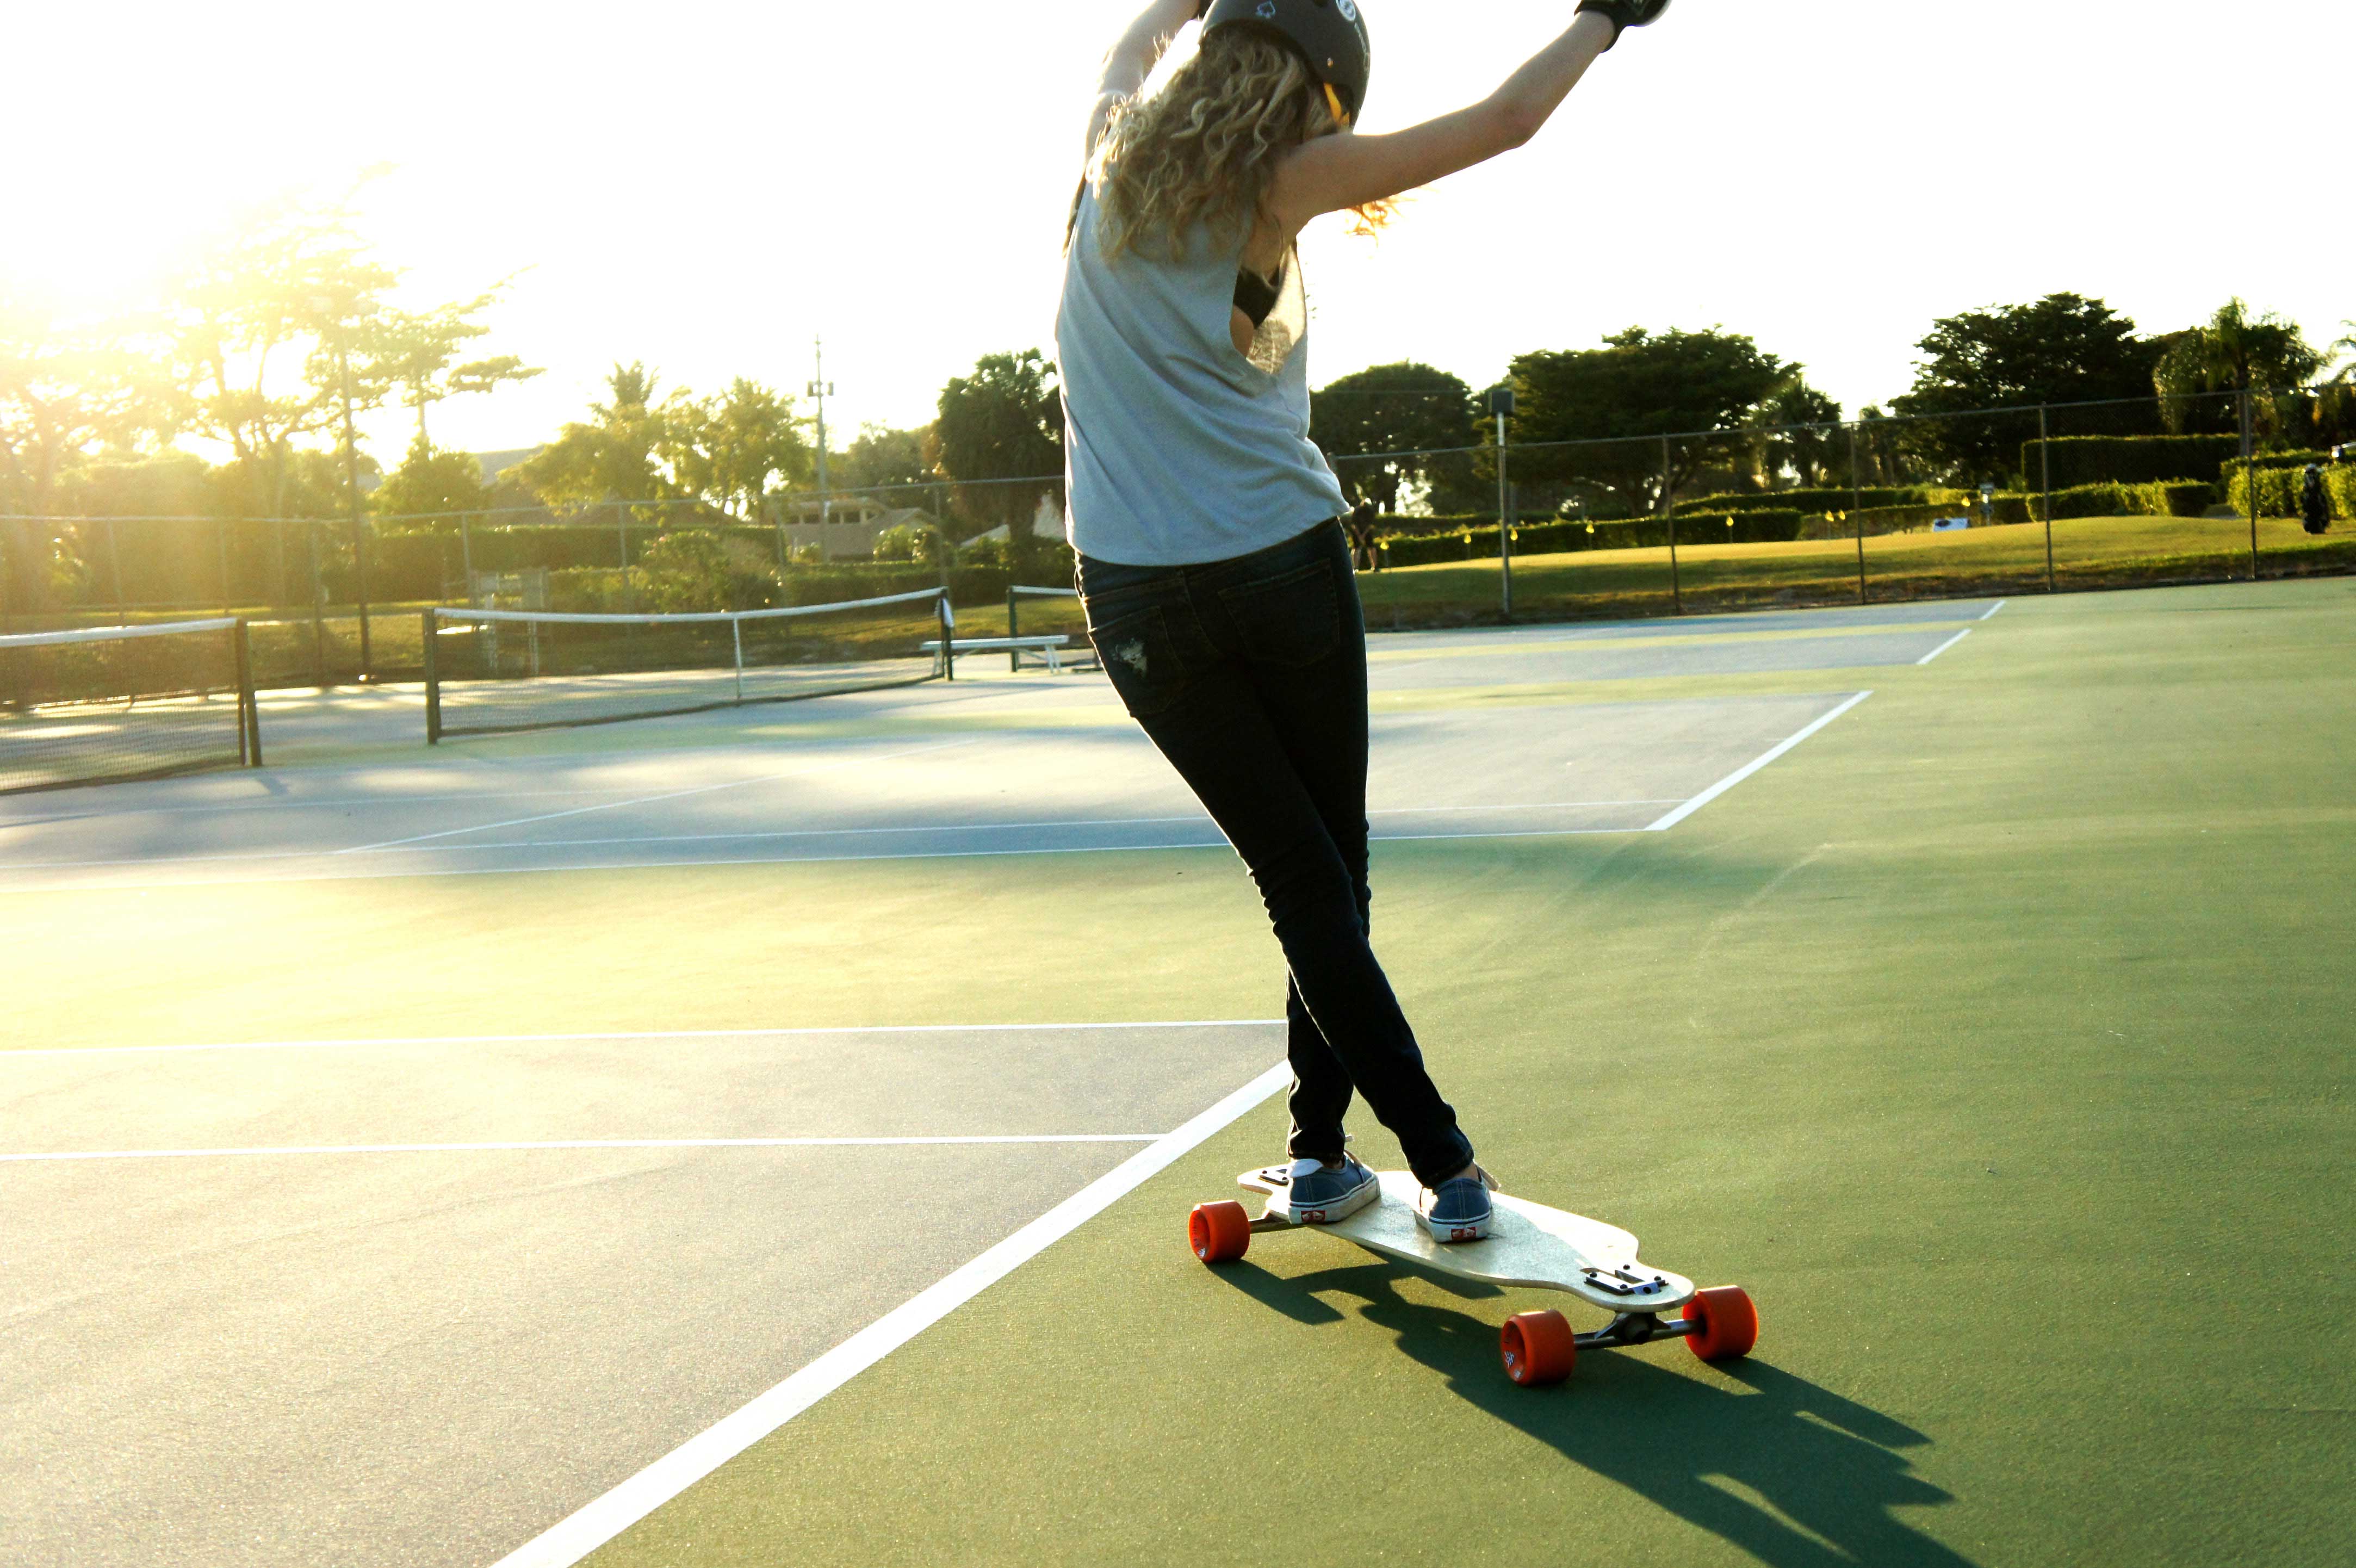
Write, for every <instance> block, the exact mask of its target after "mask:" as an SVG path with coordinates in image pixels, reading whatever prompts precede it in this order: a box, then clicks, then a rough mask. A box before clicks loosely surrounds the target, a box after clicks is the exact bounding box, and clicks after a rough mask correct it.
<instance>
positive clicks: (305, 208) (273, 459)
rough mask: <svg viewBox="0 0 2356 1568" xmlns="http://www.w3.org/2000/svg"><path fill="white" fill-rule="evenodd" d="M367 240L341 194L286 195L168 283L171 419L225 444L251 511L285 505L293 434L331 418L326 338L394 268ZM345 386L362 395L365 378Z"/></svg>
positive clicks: (351, 330) (375, 303)
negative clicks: (338, 200) (376, 257)
mask: <svg viewBox="0 0 2356 1568" xmlns="http://www.w3.org/2000/svg"><path fill="white" fill-rule="evenodd" d="M366 252H367V247H366V245H365V244H364V243H363V242H361V241H360V239H359V236H358V235H357V234H355V233H354V232H353V231H352V228H351V224H350V220H349V214H348V211H347V210H346V209H344V208H343V207H342V206H340V205H324V206H323V205H318V204H314V203H309V202H305V201H303V200H299V199H284V200H281V201H279V202H276V203H273V204H272V205H269V206H266V207H263V208H261V209H256V210H255V211H254V212H252V213H251V214H249V215H248V216H247V217H246V218H245V220H243V221H241V223H239V224H238V225H237V226H236V227H234V228H232V229H231V230H230V231H228V232H227V233H226V234H224V235H223V236H221V237H220V239H218V240H216V241H215V242H213V243H212V244H210V245H209V246H208V247H207V248H206V249H205V250H204V251H203V252H201V253H200V254H199V256H198V258H197V260H196V262H195V263H194V264H193V265H192V266H190V267H189V268H188V269H187V271H186V272H185V273H184V274H182V275H181V276H180V277H179V278H178V279H177V280H176V282H175V283H174V285H172V287H171V289H170V290H169V295H168V299H167V305H166V314H167V317H168V320H169V331H170V336H171V346H170V350H169V358H170V363H171V366H172V370H173V376H172V380H173V383H174V392H175V395H174V397H173V400H172V404H171V422H172V424H173V425H174V427H175V428H176V429H177V430H181V431H187V432H191V433H193V434H195V435H200V436H203V437H205V438H206V439H208V440H211V441H216V442H219V443H220V445H221V446H226V447H228V448H229V449H230V453H231V454H232V457H233V461H234V463H235V464H236V466H237V467H239V468H240V469H241V471H242V472H243V473H244V475H245V476H246V478H247V490H248V496H249V502H248V504H249V505H250V506H251V507H252V510H255V511H258V512H261V513H263V514H265V515H270V516H279V515H284V514H283V513H282V512H281V511H280V510H279V509H280V508H281V506H282V505H283V504H284V497H285V492H286V490H287V488H288V485H289V482H290V479H289V467H288V465H289V461H290V454H291V453H292V452H293V451H294V446H295V442H296V441H297V440H299V439H300V438H302V437H304V436H305V435H316V434H319V433H321V432H325V431H327V430H329V429H331V428H333V427H334V426H336V424H337V423H338V421H339V420H340V417H341V413H342V403H341V394H342V386H341V378H340V376H338V375H337V373H336V370H335V357H334V355H333V353H332V352H331V351H330V350H329V349H328V348H327V345H328V343H329V342H330V341H331V340H333V339H337V338H340V339H342V340H343V341H345V342H347V343H354V342H357V341H358V339H359V336H360V334H361V333H362V332H363V331H364V330H365V329H366V328H367V325H368V324H369V322H370V321H371V320H372V319H373V318H375V317H377V316H378V315H379V314H380V312H381V310H382V309H383V301H382V296H383V293H384V291H385V290H386V289H388V288H390V287H391V285H392V284H393V282H394V279H395V274H393V273H392V272H391V270H390V269H389V268H386V267H383V266H381V265H379V264H378V263H375V262H372V261H370V260H369V259H368V257H367V254H366ZM298 355H300V356H301V358H299V359H298V358H297V356H298ZM355 390H356V393H357V395H356V399H355V402H356V405H357V406H363V407H365V406H372V405H373V400H371V399H370V397H369V392H370V388H369V386H367V385H365V384H362V385H359V386H357V387H356V389H355ZM377 397H378V399H380V397H381V391H380V389H379V390H378V392H377Z"/></svg>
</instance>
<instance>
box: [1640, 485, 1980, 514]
mask: <svg viewBox="0 0 2356 1568" xmlns="http://www.w3.org/2000/svg"><path fill="white" fill-rule="evenodd" d="M1939 494H1940V492H1938V491H1936V490H1933V489H1924V488H1922V486H1920V485H1913V486H1908V487H1906V488H1904V489H1877V488H1876V487H1874V486H1872V485H1868V486H1866V487H1865V489H1862V490H1854V489H1813V490H1761V491H1759V492H1758V493H1756V494H1753V495H1719V496H1701V497H1698V498H1697V499H1693V500H1689V501H1684V500H1681V501H1679V502H1678V503H1677V510H1678V511H1679V512H1681V513H1682V512H1688V511H1692V512H1702V513H1708V512H1727V511H1782V510H1786V509H1787V508H1793V507H1796V508H1798V509H1799V510H1801V511H1802V512H1803V513H1806V512H1820V511H1847V510H1852V509H1854V508H1858V507H1887V506H1927V505H1929V504H1931V503H1932V502H1933V501H1935V500H1937V499H1939Z"/></svg>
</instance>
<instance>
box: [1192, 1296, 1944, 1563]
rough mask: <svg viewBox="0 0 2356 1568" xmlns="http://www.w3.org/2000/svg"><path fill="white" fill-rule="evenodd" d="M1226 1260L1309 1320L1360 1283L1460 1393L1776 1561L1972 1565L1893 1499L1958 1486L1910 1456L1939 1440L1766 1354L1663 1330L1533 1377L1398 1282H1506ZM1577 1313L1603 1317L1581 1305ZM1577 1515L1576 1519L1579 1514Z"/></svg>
mask: <svg viewBox="0 0 2356 1568" xmlns="http://www.w3.org/2000/svg"><path fill="white" fill-rule="evenodd" d="M1217 1273H1218V1274H1219V1277H1221V1278H1222V1279H1225V1280H1226V1281H1227V1282H1228V1283H1231V1284H1233V1285H1234V1286H1235V1287H1236V1288H1237V1289H1238V1290H1241V1291H1242V1292H1243V1293H1244V1294H1247V1295H1249V1296H1251V1297H1252V1298H1253V1299H1255V1300H1257V1301H1258V1302H1260V1303H1262V1304H1264V1305H1268V1306H1269V1307H1272V1308H1274V1309H1275V1310H1277V1311H1279V1312H1281V1313H1283V1314H1284V1315H1285V1316H1289V1317H1291V1318H1293V1319H1294V1320H1296V1321H1298V1322H1301V1323H1305V1324H1310V1325H1322V1324H1333V1323H1341V1322H1344V1321H1346V1320H1347V1319H1348V1317H1349V1316H1351V1315H1350V1314H1348V1313H1345V1312H1344V1311H1343V1310H1341V1309H1340V1308H1338V1307H1336V1306H1335V1305H1333V1304H1331V1303H1330V1302H1329V1301H1327V1300H1325V1299H1324V1298H1325V1297H1327V1296H1331V1295H1336V1294H1341V1295H1348V1296H1353V1297H1355V1298H1356V1299H1357V1300H1358V1301H1360V1302H1363V1303H1364V1304H1365V1305H1363V1306H1362V1307H1361V1308H1360V1309H1359V1311H1358V1313H1357V1316H1361V1317H1364V1318H1365V1320H1367V1321H1368V1322H1371V1323H1375V1324H1377V1325H1379V1326H1382V1327H1385V1328H1387V1329H1389V1330H1390V1331H1391V1332H1392V1333H1393V1334H1394V1335H1396V1336H1397V1337H1398V1348H1400V1349H1401V1350H1403V1351H1405V1352H1406V1353H1407V1354H1408V1356H1410V1357H1412V1358H1414V1359H1416V1360H1418V1361H1420V1362H1422V1363H1423V1364H1424V1365H1425V1366H1427V1367H1430V1368H1431V1369H1433V1370H1434V1371H1436V1372H1439V1373H1440V1374H1441V1375H1442V1376H1444V1377H1445V1378H1446V1379H1447V1380H1448V1387H1449V1389H1450V1391H1451V1392H1453V1393H1455V1394H1456V1395H1457V1396H1458V1397H1459V1398H1461V1399H1462V1400H1465V1401H1466V1402H1469V1403H1471V1404H1472V1405H1473V1406H1475V1407H1476V1408H1478V1409H1480V1410H1481V1411H1483V1412H1486V1413H1487V1414H1489V1415H1492V1416H1494V1417H1495V1418H1496V1419H1497V1420H1499V1421H1502V1422H1505V1423H1507V1424H1508V1425H1511V1426H1513V1427H1515V1429H1517V1430H1519V1431H1521V1432H1524V1433H1526V1434H1529V1435H1530V1436H1532V1437H1535V1438H1537V1439H1538V1440H1539V1441H1540V1442H1543V1443H1546V1444H1550V1445H1551V1446H1552V1447H1553V1448H1554V1449H1555V1450H1556V1451H1557V1452H1558V1453H1559V1454H1561V1455H1563V1456H1564V1457H1565V1458H1567V1459H1569V1460H1570V1461H1571V1462H1572V1463H1573V1464H1576V1465H1579V1466H1583V1467H1584V1468H1586V1469H1589V1470H1591V1471H1593V1472H1594V1473H1595V1474H1597V1475H1599V1476H1601V1477H1604V1478H1606V1479H1608V1480H1612V1481H1616V1482H1618V1483H1620V1484H1621V1485H1622V1486H1624V1487H1628V1488H1629V1489H1630V1490H1632V1491H1633V1492H1635V1493H1637V1494H1638V1495H1639V1496H1641V1497H1644V1498H1647V1499H1649V1500H1650V1501H1651V1502H1653V1503H1654V1504H1655V1505H1656V1506H1658V1507H1660V1508H1662V1509H1666V1510H1667V1511H1668V1512H1670V1513H1672V1514H1675V1515H1676V1517H1677V1518H1679V1519H1681V1520H1686V1521H1687V1522H1688V1523H1690V1524H1693V1525H1697V1526H1698V1527H1699V1528H1701V1529H1703V1530H1708V1531H1710V1532H1711V1533H1713V1534H1715V1535H1718V1536H1719V1537H1720V1538H1722V1539H1724V1540H1725V1541H1729V1542H1730V1543H1731V1544H1733V1545H1734V1546H1737V1547H1739V1548H1740V1549H1741V1550H1742V1551H1744V1552H1749V1553H1750V1554H1751V1556H1753V1557H1755V1558H1757V1559H1758V1560H1759V1561H1760V1562H1762V1563H1771V1564H1773V1565H1774V1568H1831V1565H1833V1564H1844V1565H1846V1564H1853V1563H1874V1564H1876V1565H1877V1568H1970V1563H1971V1560H1970V1559H1968V1558H1966V1557H1964V1556H1963V1555H1961V1554H1960V1553H1958V1552H1954V1550H1953V1549H1951V1548H1949V1547H1947V1546H1944V1545H1943V1544H1941V1543H1940V1542H1938V1541H1933V1540H1932V1539H1930V1538H1929V1537H1928V1536H1925V1535H1923V1534H1922V1532H1921V1531H1919V1530H1914V1529H1912V1527H1911V1526H1909V1525H1908V1524H1906V1523H1905V1522H1904V1521H1903V1520H1900V1519H1899V1518H1898V1517H1897V1516H1896V1514H1895V1512H1894V1510H1895V1509H1899V1508H1901V1507H1920V1506H1922V1505H1925V1504H1936V1503H1944V1502H1948V1501H1951V1500H1953V1499H1952V1497H1951V1495H1950V1494H1949V1493H1947V1492H1944V1491H1943V1490H1941V1489H1940V1488H1939V1487H1934V1486H1933V1485H1931V1484H1930V1483H1929V1482H1927V1481H1925V1480H1923V1479H1922V1478H1921V1477H1918V1476H1916V1475H1914V1474H1913V1473H1912V1466H1910V1464H1909V1463H1908V1461H1907V1459H1906V1458H1905V1457H1904V1455H1903V1452H1902V1451H1903V1450H1905V1449H1909V1448H1919V1447H1923V1446H1925V1445H1927V1444H1929V1443H1930V1441H1931V1439H1930V1438H1929V1437H1927V1436H1926V1435H1924V1434H1922V1433H1920V1432H1917V1431H1915V1430H1914V1429H1913V1428H1912V1427H1910V1426H1908V1425H1906V1424H1905V1423H1902V1422H1899V1421H1894V1420H1892V1419H1891V1418H1890V1417H1889V1416H1886V1415H1883V1414H1881V1413H1880V1412H1878V1411H1874V1410H1871V1409H1869V1408H1868V1407H1866V1406H1864V1405H1861V1404H1858V1402H1856V1401H1854V1400H1850V1399H1846V1398H1843V1397H1842V1396H1841V1395H1839V1394H1837V1393H1835V1392H1833V1391H1831V1390H1829V1389H1826V1388H1822V1387H1819V1386H1818V1385H1816V1384H1815V1383H1811V1382H1809V1381H1808V1380H1805V1379H1804V1378H1797V1377H1794V1376H1793V1375H1792V1374H1790V1373H1788V1372H1783V1371H1779V1370H1778V1369H1776V1368H1775V1367H1773V1366H1772V1364H1770V1363H1768V1362H1765V1361H1762V1360H1760V1359H1755V1358H1751V1359H1744V1360H1740V1361H1735V1362H1730V1363H1725V1364H1723V1365H1720V1366H1716V1367H1711V1368H1708V1369H1698V1364H1695V1367H1693V1368H1687V1367H1680V1368H1678V1369H1676V1370H1671V1369H1670V1364H1668V1363H1666V1362H1665V1357H1668V1356H1675V1357H1676V1358H1678V1359H1680V1360H1683V1359H1686V1358H1687V1356H1688V1354H1689V1353H1688V1352H1687V1349H1686V1348H1685V1347H1684V1346H1682V1345H1678V1344H1675V1343H1667V1342H1664V1343H1662V1344H1659V1345H1656V1346H1654V1347H1652V1348H1646V1349H1642V1350H1636V1351H1633V1352H1630V1351H1622V1350H1611V1351H1594V1352H1590V1353H1589V1354H1588V1355H1585V1356H1582V1357H1581V1358H1580V1363H1579V1369H1578V1371H1577V1372H1576V1373H1575V1374H1574V1375H1573V1376H1572V1378H1571V1380H1570V1381H1569V1383H1567V1384H1564V1385H1562V1386H1560V1387H1558V1388H1552V1389H1525V1388H1521V1387H1518V1386H1516V1385H1515V1383H1513V1382H1512V1381H1510V1380H1508V1379H1507V1378H1506V1376H1505V1369H1504V1368H1503V1367H1502V1366H1501V1365H1500V1364H1499V1361H1498V1357H1497V1330H1496V1329H1495V1328H1494V1327H1493V1326H1490V1325H1489V1324H1487V1323H1484V1322H1483V1321H1481V1320H1480V1319H1478V1318H1476V1317H1473V1316H1470V1315H1469V1314H1466V1313H1462V1312H1457V1311H1453V1310H1451V1309H1450V1308H1448V1307H1445V1306H1427V1305H1417V1304H1414V1303H1410V1302H1408V1301H1406V1300H1404V1299H1402V1298H1401V1297H1400V1295H1399V1294H1398V1282H1399V1281H1400V1280H1401V1279H1402V1278H1405V1277H1407V1276H1408V1275H1413V1276H1414V1277H1416V1278H1418V1279H1421V1280H1424V1281H1427V1282H1429V1283H1431V1284H1433V1285H1435V1286H1437V1287H1438V1288H1440V1289H1441V1290H1444V1291H1446V1292H1448V1293H1449V1294H1452V1295H1454V1296H1457V1297H1458V1298H1460V1299H1462V1300H1482V1299H1485V1298H1490V1297H1495V1296H1498V1295H1501V1294H1503V1293H1502V1292H1501V1291H1499V1290H1498V1289H1496V1288H1495V1287H1494V1286H1490V1285H1485V1284H1479V1283H1472V1282H1467V1281H1464V1280H1460V1279H1457V1278H1455V1277H1454V1276H1452V1275H1446V1274H1440V1273H1429V1272H1427V1271H1424V1270H1421V1269H1417V1268H1414V1267H1413V1266H1411V1265H1408V1264H1399V1263H1387V1262H1384V1263H1364V1264H1356V1265H1352V1266H1347V1267H1343V1268H1333V1269H1327V1270H1323V1271H1322V1272H1320V1273H1313V1274H1301V1275H1297V1276H1294V1277H1292V1278H1289V1279H1288V1278H1284V1277H1281V1276H1279V1275H1276V1274H1271V1273H1268V1272H1267V1271H1266V1270H1264V1269H1261V1268H1258V1267H1257V1266H1255V1265H1253V1264H1251V1263H1248V1262H1240V1263H1236V1264H1231V1265H1228V1266H1226V1267H1224V1268H1222V1269H1220V1270H1218V1271H1217ZM1577 1326H1580V1327H1581V1328H1587V1327H1600V1326H1601V1322H1600V1321H1598V1322H1595V1323H1589V1322H1587V1321H1586V1318H1585V1316H1582V1317H1581V1318H1580V1320H1579V1323H1578V1325H1577ZM1771 1331H1772V1330H1771ZM1697 1369H1698V1375H1696V1372H1697ZM1563 1525H1564V1528H1565V1530H1566V1531H1567V1532H1568V1531H1569V1530H1574V1529H1576V1528H1577V1525H1578V1521H1576V1520H1564V1521H1563Z"/></svg>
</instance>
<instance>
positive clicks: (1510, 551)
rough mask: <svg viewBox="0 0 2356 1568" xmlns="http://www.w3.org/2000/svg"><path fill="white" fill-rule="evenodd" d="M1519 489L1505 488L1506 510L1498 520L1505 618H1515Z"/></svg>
mask: <svg viewBox="0 0 2356 1568" xmlns="http://www.w3.org/2000/svg"><path fill="white" fill-rule="evenodd" d="M1521 499H1522V497H1521V490H1520V489H1519V487H1517V486H1513V485H1508V486H1506V487H1505V510H1504V511H1503V512H1502V513H1500V514H1499V516H1498V518H1497V570H1498V573H1499V575H1501V576H1502V577H1503V578H1504V580H1505V618H1506V619H1507V620H1511V619H1513V618H1514V515H1515V513H1516V512H1518V511H1519V510H1521Z"/></svg>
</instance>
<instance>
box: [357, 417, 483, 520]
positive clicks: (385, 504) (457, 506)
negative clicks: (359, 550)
mask: <svg viewBox="0 0 2356 1568" xmlns="http://www.w3.org/2000/svg"><path fill="white" fill-rule="evenodd" d="M490 499H491V487H490V486H489V484H488V483H487V482H486V481H485V480H484V478H483V466H482V464H481V463H480V462H478V461H477V460H476V457H475V455H474V454H473V453H471V452H444V451H441V450H439V449H437V448H436V447H435V446H434V444H433V443H432V442H430V441H428V440H426V439H425V437H424V435H422V434H421V435H419V436H418V437H417V439H416V440H414V441H412V442H411V443H410V444H409V455H408V456H405V457H403V458H402V460H401V467H397V468H395V469H394V470H393V471H392V472H391V473H390V474H388V475H386V476H385V480H384V483H383V485H382V486H380V488H379V489H378V490H377V492H376V510H377V511H378V513H379V514H380V515H382V516H385V517H420V516H426V515H447V514H449V513H451V512H462V511H481V510H483V509H484V508H486V507H487V506H488V505H490Z"/></svg>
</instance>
